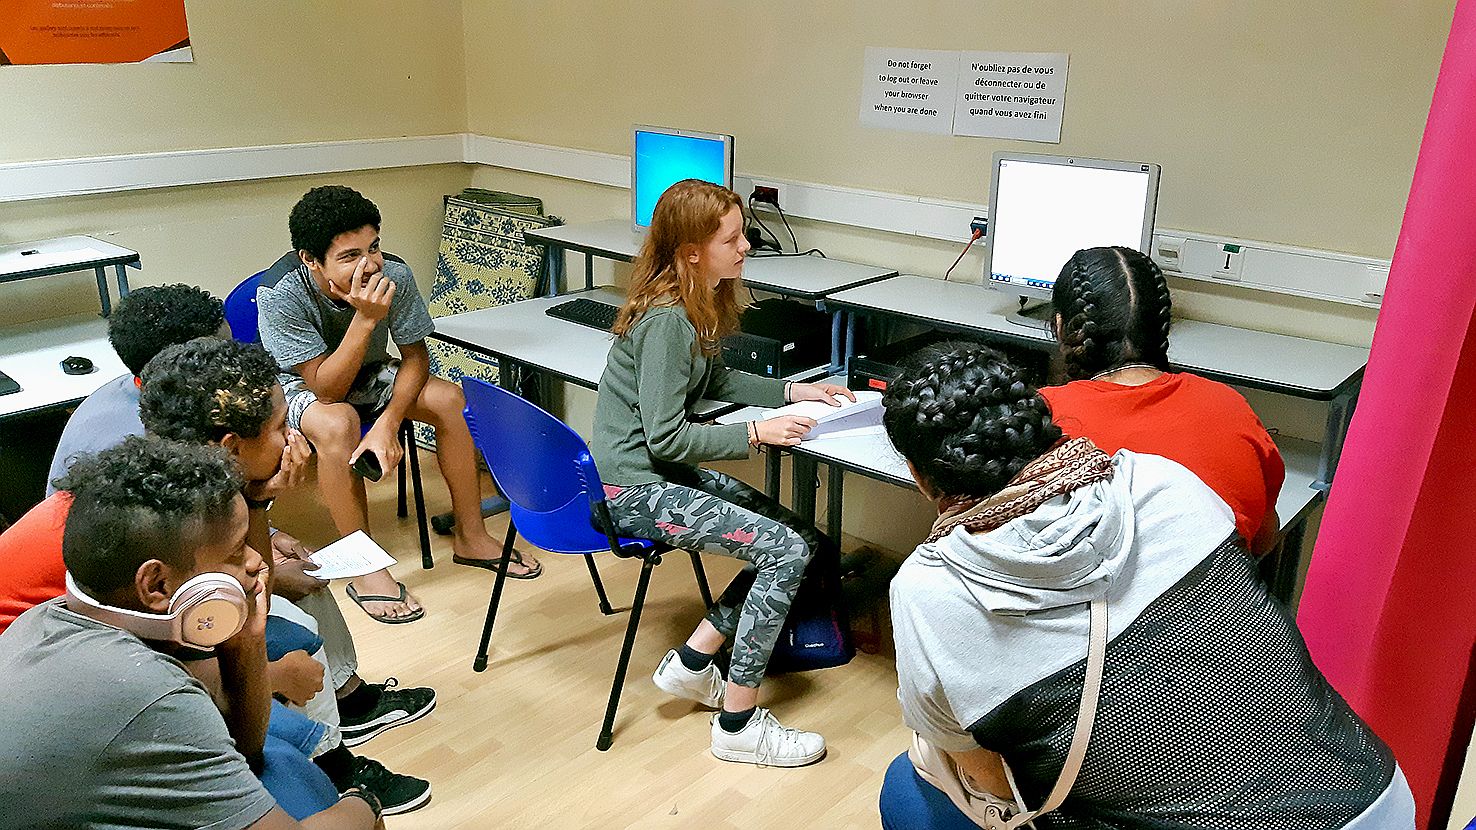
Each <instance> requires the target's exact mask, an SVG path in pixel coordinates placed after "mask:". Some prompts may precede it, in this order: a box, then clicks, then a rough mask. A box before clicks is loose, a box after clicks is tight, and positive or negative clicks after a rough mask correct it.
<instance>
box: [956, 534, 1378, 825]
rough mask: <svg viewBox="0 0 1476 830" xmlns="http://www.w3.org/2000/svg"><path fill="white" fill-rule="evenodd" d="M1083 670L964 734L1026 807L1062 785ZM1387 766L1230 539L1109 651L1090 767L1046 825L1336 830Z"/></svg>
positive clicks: (1374, 740)
mask: <svg viewBox="0 0 1476 830" xmlns="http://www.w3.org/2000/svg"><path fill="white" fill-rule="evenodd" d="M1084 675H1085V662H1084V661H1082V662H1078V663H1076V664H1075V665H1073V666H1070V667H1068V668H1066V669H1063V670H1062V671H1060V672H1057V673H1056V674H1054V675H1052V676H1050V677H1047V678H1045V679H1044V680H1041V681H1039V682H1037V683H1034V684H1032V685H1030V686H1028V687H1026V688H1025V689H1022V690H1021V691H1020V692H1018V693H1016V694H1015V695H1013V696H1012V697H1011V698H1010V699H1009V700H1007V701H1006V702H1005V703H1004V704H1002V705H1000V706H999V707H997V708H996V709H994V710H993V711H992V712H990V713H989V714H988V715H986V716H985V717H983V718H981V719H980V720H979V721H978V722H977V723H975V724H973V726H971V727H970V728H969V731H970V732H971V733H973V735H974V738H975V740H977V741H978V742H979V744H980V746H983V747H984V748H986V749H991V750H995V751H1001V752H1003V754H1004V756H1005V760H1006V761H1007V762H1008V763H1009V765H1010V768H1011V769H1012V770H1013V771H1014V774H1015V776H1016V781H1017V783H1018V785H1019V787H1020V789H1021V792H1022V794H1023V795H1024V797H1025V801H1026V804H1027V806H1032V807H1033V806H1038V805H1039V804H1040V803H1041V802H1042V801H1044V800H1045V797H1046V795H1047V793H1049V791H1050V789H1051V787H1052V786H1053V785H1054V784H1055V782H1056V777H1057V776H1058V774H1059V773H1060V770H1061V766H1062V764H1063V763H1064V761H1065V757H1066V752H1067V749H1068V747H1069V746H1070V743H1071V732H1072V729H1073V728H1074V727H1075V725H1076V714H1077V707H1078V705H1079V703H1080V700H1081V691H1082V683H1083V679H1084ZM1393 774H1394V758H1393V755H1392V754H1391V753H1390V751H1389V749H1388V747H1386V746H1385V745H1384V744H1383V742H1381V741H1380V740H1379V738H1378V737H1377V736H1376V735H1374V734H1373V733H1372V732H1371V731H1370V730H1369V728H1368V727H1367V726H1366V725H1364V723H1363V722H1362V721H1360V720H1359V719H1358V717H1357V716H1356V715H1355V714H1354V713H1353V711H1352V710H1351V709H1350V708H1349V707H1348V704H1347V703H1346V702H1344V700H1343V699H1342V697H1340V696H1339V695H1338V693H1337V692H1335V691H1334V690H1333V689H1332V687H1331V686H1329V685H1328V683H1327V681H1326V680H1325V679H1324V678H1323V676H1322V674H1321V673H1320V672H1319V671H1317V669H1316V668H1315V667H1314V666H1313V664H1312V660H1311V657H1310V656H1309V655H1308V653H1307V649H1306V646H1305V644H1304V643H1303V640H1302V638H1301V635H1300V634H1299V633H1298V632H1297V630H1296V626H1295V624H1294V622H1293V620H1292V618H1291V616H1290V614H1289V613H1288V612H1287V610H1286V609H1285V608H1284V607H1282V605H1281V604H1280V603H1278V602H1277V601H1275V600H1274V599H1272V598H1271V597H1270V595H1269V594H1267V592H1266V590H1265V588H1264V587H1262V585H1261V584H1260V583H1259V582H1258V581H1257V579H1256V575H1255V572H1254V570H1253V565H1252V563H1251V560H1250V559H1249V557H1248V556H1246V554H1245V553H1244V552H1243V551H1242V550H1241V549H1240V548H1239V547H1237V546H1236V545H1234V544H1232V543H1231V542H1226V543H1225V544H1223V545H1221V546H1220V547H1219V548H1218V549H1217V550H1216V551H1215V552H1214V553H1213V554H1211V555H1210V556H1209V557H1208V558H1206V559H1205V560H1204V561H1203V562H1201V563H1200V564H1199V565H1197V566H1196V567H1195V568H1194V569H1193V570H1191V571H1190V572H1189V573H1188V574H1187V575H1186V576H1184V577H1183V578H1182V579H1181V580H1179V581H1178V583H1177V584H1175V585H1174V586H1173V587H1172V588H1170V589H1169V590H1167V591H1166V592H1164V593H1163V594H1162V595H1161V596H1159V597H1158V598H1157V599H1156V600H1154V601H1153V602H1152V603H1151V604H1150V605H1149V606H1148V607H1147V608H1146V609H1145V610H1144V611H1143V613H1142V614H1141V615H1140V616H1139V617H1138V618H1137V619H1136V620H1134V621H1133V622H1132V624H1131V625H1129V626H1128V627H1127V628H1126V629H1124V630H1123V631H1122V632H1121V633H1120V634H1119V635H1118V636H1117V637H1115V638H1114V639H1113V640H1112V641H1111V642H1110V643H1109V644H1108V648H1107V660H1106V665H1105V670H1104V677H1103V683H1102V700H1101V705H1100V706H1099V708H1098V714H1097V721H1096V727H1095V729H1094V731H1093V733H1092V737H1091V742H1090V744H1089V746H1088V750H1087V754H1086V760H1085V762H1084V764H1083V767H1082V770H1081V774H1080V776H1079V777H1078V778H1077V780H1076V785H1075V786H1074V787H1073V788H1072V790H1071V795H1070V797H1069V798H1068V799H1067V800H1066V802H1065V804H1064V805H1062V807H1061V808H1060V809H1059V810H1058V811H1056V812H1055V813H1052V814H1050V815H1048V816H1045V817H1043V818H1040V819H1037V820H1036V826H1037V827H1040V828H1153V829H1154V830H1158V828H1164V829H1165V830H1167V828H1176V829H1177V828H1203V829H1204V830H1251V828H1255V830H1264V829H1265V828H1278V830H1333V828H1339V827H1342V826H1344V825H1345V824H1347V823H1348V822H1349V821H1350V820H1352V819H1353V818H1355V817H1357V816H1358V815H1359V814H1360V813H1362V812H1363V811H1364V810H1365V809H1366V808H1367V807H1368V806H1369V805H1370V804H1372V803H1373V802H1374V800H1375V799H1377V798H1378V797H1379V795H1380V794H1381V793H1382V792H1383V791H1384V789H1385V788H1386V787H1387V786H1388V785H1389V783H1390V781H1391V780H1392V777H1393Z"/></svg>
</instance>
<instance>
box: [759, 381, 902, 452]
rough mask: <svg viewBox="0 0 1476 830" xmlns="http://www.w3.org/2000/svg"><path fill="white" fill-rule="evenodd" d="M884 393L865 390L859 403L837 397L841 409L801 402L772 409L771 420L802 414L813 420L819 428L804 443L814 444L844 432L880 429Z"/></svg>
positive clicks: (812, 430) (859, 395)
mask: <svg viewBox="0 0 1476 830" xmlns="http://www.w3.org/2000/svg"><path fill="white" fill-rule="evenodd" d="M881 398H882V396H881V393H880V392H871V391H867V390H862V391H860V392H857V393H856V400H855V402H852V401H851V400H850V399H848V398H842V397H837V400H839V401H840V406H831V405H829V404H827V403H823V402H821V401H800V402H799V403H792V404H789V405H788V406H781V407H779V408H778V409H774V410H770V411H769V414H768V416H767V417H769V418H777V417H779V416H781V415H800V416H802V417H805V418H813V419H814V420H815V422H816V423H815V426H814V427H812V428H811V429H810V431H809V432H807V433H805V437H804V438H803V439H802V440H805V441H813V440H816V439H819V438H824V437H826V436H827V435H832V434H835V433H841V432H847V433H849V432H851V431H853V430H856V429H860V428H864V427H871V426H876V425H878V424H880V423H881V416H882V409H881Z"/></svg>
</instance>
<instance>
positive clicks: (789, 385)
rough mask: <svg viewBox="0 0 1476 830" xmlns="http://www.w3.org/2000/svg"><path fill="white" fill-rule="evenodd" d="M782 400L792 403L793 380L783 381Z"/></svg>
mask: <svg viewBox="0 0 1476 830" xmlns="http://www.w3.org/2000/svg"><path fill="white" fill-rule="evenodd" d="M784 402H785V403H794V381H792V380H789V381H785V382H784Z"/></svg>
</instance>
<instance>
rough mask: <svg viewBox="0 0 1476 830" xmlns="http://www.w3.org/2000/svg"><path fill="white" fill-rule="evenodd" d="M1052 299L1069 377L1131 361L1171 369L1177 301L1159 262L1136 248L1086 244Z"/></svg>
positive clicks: (1065, 268)
mask: <svg viewBox="0 0 1476 830" xmlns="http://www.w3.org/2000/svg"><path fill="white" fill-rule="evenodd" d="M1051 304H1052V306H1054V308H1055V313H1056V315H1057V318H1058V319H1059V324H1058V325H1057V330H1056V337H1057V339H1058V340H1059V342H1060V344H1061V355H1062V357H1064V358H1065V362H1066V377H1067V379H1068V380H1082V379H1084V378H1090V377H1093V376H1095V375H1098V374H1101V373H1103V372H1109V371H1111V370H1113V369H1117V368H1119V367H1122V366H1126V365H1128V364H1130V363H1147V364H1149V365H1151V366H1154V367H1156V368H1158V369H1160V370H1162V371H1165V372H1167V371H1168V370H1169V363H1168V335H1169V325H1170V322H1171V312H1172V305H1171V301H1170V299H1169V288H1168V281H1167V280H1165V279H1164V277H1163V271H1162V270H1161V269H1159V267H1158V263H1156V262H1154V261H1153V260H1152V258H1150V257H1148V256H1146V255H1144V254H1143V253H1142V252H1140V251H1135V250H1133V249H1132V248H1123V247H1112V248H1085V249H1083V250H1080V251H1077V252H1076V253H1074V254H1072V255H1071V259H1068V260H1067V261H1066V264H1065V265H1064V266H1063V267H1062V268H1061V273H1060V275H1059V276H1058V277H1057V278H1056V287H1055V289H1054V290H1053V291H1052V292H1051Z"/></svg>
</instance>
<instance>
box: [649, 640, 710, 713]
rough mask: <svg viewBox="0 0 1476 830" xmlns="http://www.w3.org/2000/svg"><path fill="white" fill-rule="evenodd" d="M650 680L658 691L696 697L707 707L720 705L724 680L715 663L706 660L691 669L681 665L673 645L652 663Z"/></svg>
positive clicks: (694, 698)
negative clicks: (658, 661)
mask: <svg viewBox="0 0 1476 830" xmlns="http://www.w3.org/2000/svg"><path fill="white" fill-rule="evenodd" d="M651 680H652V681H653V682H655V684H656V685H657V686H658V687H659V688H660V689H661V691H663V692H666V693H667V694H669V695H675V696H676V697H680V698H685V699H687V700H693V701H696V702H698V703H700V704H702V705H703V706H706V707H708V708H709V709H720V708H722V705H723V692H724V691H725V690H726V689H727V688H728V681H726V680H724V679H723V673H722V672H720V671H718V667H717V666H715V665H713V664H711V663H709V664H707V668H705V669H703V670H702V671H692V670H691V669H689V668H687V667H686V666H685V665H683V663H682V658H681V657H680V656H679V655H677V652H676V649H671V650H670V651H668V652H666V656H665V657H663V658H661V665H659V666H657V667H656V673H655V674H653V675H651Z"/></svg>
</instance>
